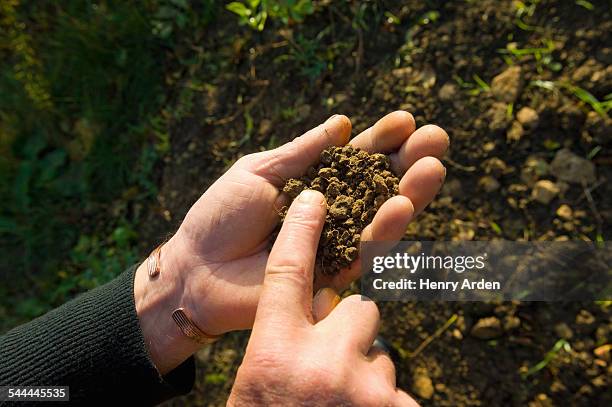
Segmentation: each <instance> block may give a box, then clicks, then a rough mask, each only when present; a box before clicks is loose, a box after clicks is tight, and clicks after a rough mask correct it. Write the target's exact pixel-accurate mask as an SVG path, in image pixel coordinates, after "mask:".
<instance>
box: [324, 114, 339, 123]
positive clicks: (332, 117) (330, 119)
mask: <svg viewBox="0 0 612 407" xmlns="http://www.w3.org/2000/svg"><path fill="white" fill-rule="evenodd" d="M336 117H338V115H337V114H334V115H332V116H331V117H330V118H329V119H327V120H325V123H327V122H330V121H332V120H333V119H334V118H336Z"/></svg>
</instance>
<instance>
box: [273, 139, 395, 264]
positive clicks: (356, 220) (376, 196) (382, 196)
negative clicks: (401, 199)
mask: <svg viewBox="0 0 612 407" xmlns="http://www.w3.org/2000/svg"><path fill="white" fill-rule="evenodd" d="M389 165H390V164H389V160H388V158H387V156H385V155H384V154H368V153H367V152H365V151H363V150H360V149H359V148H352V147H351V146H344V147H329V148H328V149H326V150H324V151H323V152H321V157H320V162H319V164H318V165H316V166H313V167H310V168H309V169H308V171H307V172H306V174H305V175H304V176H302V177H300V178H298V179H295V178H292V179H289V180H288V181H287V183H286V184H285V186H284V188H283V192H285V193H287V195H289V197H290V198H291V201H293V199H295V198H296V197H297V196H298V195H299V194H300V192H302V191H303V190H304V189H314V190H316V191H319V192H321V193H323V195H325V199H326V201H327V216H326V218H325V226H324V227H323V233H322V235H321V240H320V242H319V249H318V251H317V270H318V271H320V272H322V273H323V274H328V275H333V274H336V273H338V272H339V271H340V270H341V269H343V268H345V267H347V266H349V265H350V264H351V263H352V262H353V261H354V260H355V259H356V258H357V253H358V246H359V241H360V238H361V231H362V230H363V228H364V227H366V226H367V225H368V224H369V223H370V222H371V221H372V219H373V218H374V215H375V214H376V211H377V210H378V208H380V206H381V205H382V204H383V203H384V202H385V201H386V200H387V199H389V198H391V197H392V196H394V195H397V193H398V188H399V180H398V179H397V177H396V176H395V175H393V173H392V172H391V171H390V169H389ZM287 209H288V207H285V208H283V209H282V210H281V221H282V219H284V217H285V215H286V213H287Z"/></svg>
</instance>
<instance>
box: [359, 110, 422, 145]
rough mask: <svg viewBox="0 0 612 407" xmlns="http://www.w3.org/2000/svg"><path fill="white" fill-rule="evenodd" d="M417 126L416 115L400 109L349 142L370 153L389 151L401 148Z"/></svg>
mask: <svg viewBox="0 0 612 407" xmlns="http://www.w3.org/2000/svg"><path fill="white" fill-rule="evenodd" d="M415 128H416V124H415V122H414V117H412V115H411V114H410V113H408V112H404V111H402V110H398V111H395V112H392V113H389V114H388V115H386V116H385V117H383V118H382V119H380V120H379V121H377V122H376V123H375V124H374V125H373V126H372V127H369V128H368V129H366V130H364V131H363V132H362V133H360V134H359V135H358V136H356V137H355V138H353V139H352V140H351V141H350V143H349V144H351V145H352V146H353V147H359V148H361V149H363V150H365V151H367V152H368V153H389V152H391V151H394V150H397V149H398V148H400V146H401V145H402V143H404V141H406V139H408V137H410V135H411V134H412V133H413V132H414V129H415Z"/></svg>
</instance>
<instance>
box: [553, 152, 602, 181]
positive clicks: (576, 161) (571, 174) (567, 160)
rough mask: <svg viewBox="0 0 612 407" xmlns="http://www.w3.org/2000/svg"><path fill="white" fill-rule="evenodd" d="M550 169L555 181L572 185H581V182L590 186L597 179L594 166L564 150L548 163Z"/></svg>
mask: <svg viewBox="0 0 612 407" xmlns="http://www.w3.org/2000/svg"><path fill="white" fill-rule="evenodd" d="M550 169H551V172H552V173H553V174H554V175H555V176H556V177H557V179H559V180H562V181H566V182H569V183H572V184H582V183H583V182H585V183H587V184H590V183H593V182H595V180H596V179H597V177H596V176H595V164H593V163H592V162H591V161H589V160H587V159H585V158H582V157H579V156H578V155H576V154H574V153H572V152H571V151H570V150H568V149H566V148H564V149H561V150H559V151H558V152H557V154H555V158H554V159H553V161H552V162H551V163H550Z"/></svg>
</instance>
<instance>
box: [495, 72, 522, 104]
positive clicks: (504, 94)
mask: <svg viewBox="0 0 612 407" xmlns="http://www.w3.org/2000/svg"><path fill="white" fill-rule="evenodd" d="M522 89H523V77H522V75H521V67H520V66H518V65H515V66H511V67H509V68H508V69H506V70H505V71H504V72H502V73H500V74H499V75H497V76H496V77H494V78H493V81H492V82H491V92H492V93H493V96H495V97H496V98H497V99H498V100H500V101H502V102H505V103H514V102H515V101H516V99H517V98H518V96H519V94H520V93H521V90H522Z"/></svg>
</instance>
